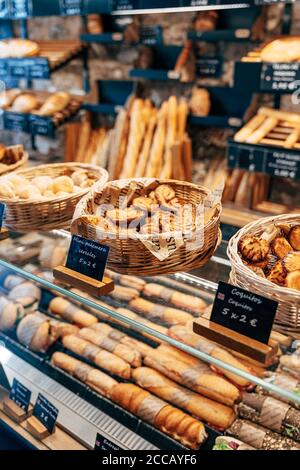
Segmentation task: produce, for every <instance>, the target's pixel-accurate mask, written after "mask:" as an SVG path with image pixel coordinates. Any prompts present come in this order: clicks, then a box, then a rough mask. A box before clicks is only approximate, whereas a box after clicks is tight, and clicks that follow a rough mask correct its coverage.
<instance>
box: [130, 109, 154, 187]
mask: <svg viewBox="0 0 300 470" xmlns="http://www.w3.org/2000/svg"><path fill="white" fill-rule="evenodd" d="M156 125H157V110H156V109H153V110H152V112H151V115H150V118H149V123H148V126H147V131H146V135H145V139H144V143H143V148H142V151H141V153H140V155H139V158H138V163H137V166H136V170H135V177H136V178H140V177H142V176H144V175H145V171H146V166H147V162H148V159H149V155H150V151H151V146H152V143H153V136H154V132H155V127H156Z"/></svg>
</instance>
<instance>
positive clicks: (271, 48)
mask: <svg viewBox="0 0 300 470" xmlns="http://www.w3.org/2000/svg"><path fill="white" fill-rule="evenodd" d="M299 59H300V36H279V37H278V38H276V39H270V40H269V41H268V42H266V43H264V44H262V45H260V46H259V47H257V48H256V49H254V50H253V51H250V52H248V54H247V55H246V56H245V57H243V58H242V59H241V61H239V62H236V64H235V76H234V83H235V86H236V87H238V88H241V87H242V88H243V89H247V90H249V91H260V92H269V93H286V94H288V93H289V94H290V93H293V92H295V91H296V90H297V80H298V79H299V77H300V62H299Z"/></svg>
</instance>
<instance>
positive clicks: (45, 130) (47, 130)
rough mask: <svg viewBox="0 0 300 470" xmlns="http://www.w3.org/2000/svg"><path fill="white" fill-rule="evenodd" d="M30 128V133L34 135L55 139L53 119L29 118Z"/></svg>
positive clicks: (31, 116) (32, 116)
mask: <svg viewBox="0 0 300 470" xmlns="http://www.w3.org/2000/svg"><path fill="white" fill-rule="evenodd" d="M29 128H30V133H31V134H33V135H44V136H47V137H53V135H54V126H53V122H52V119H51V118H48V117H43V116H34V115H33V114H31V115H30V116H29Z"/></svg>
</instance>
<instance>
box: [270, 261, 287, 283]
mask: <svg viewBox="0 0 300 470" xmlns="http://www.w3.org/2000/svg"><path fill="white" fill-rule="evenodd" d="M286 275H287V271H286V269H285V267H284V264H283V262H282V261H278V262H277V263H276V264H275V266H274V267H273V268H272V269H271V271H270V272H269V274H268V275H267V279H268V280H269V281H271V282H274V284H278V285H279V286H284V285H285V280H286Z"/></svg>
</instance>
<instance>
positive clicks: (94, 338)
mask: <svg viewBox="0 0 300 470" xmlns="http://www.w3.org/2000/svg"><path fill="white" fill-rule="evenodd" d="M79 335H80V337H81V338H83V339H85V340H86V341H89V342H90V343H93V344H95V345H96V346H98V347H100V348H103V349H106V351H109V352H111V353H113V354H115V355H116V356H118V357H121V358H122V359H124V361H126V362H128V364H130V365H132V366H134V367H139V366H140V365H141V363H142V358H141V354H140V353H139V352H138V351H137V350H135V349H132V348H131V347H128V346H126V345H125V344H121V343H118V342H117V341H116V340H114V339H111V338H109V337H108V336H106V335H105V333H102V332H101V331H97V330H95V329H92V328H82V329H81V330H80V332H79Z"/></svg>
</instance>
